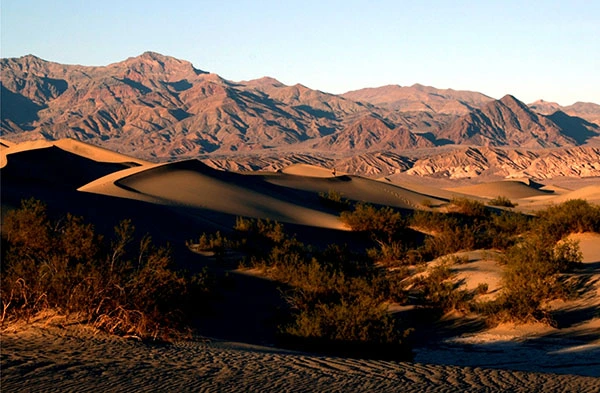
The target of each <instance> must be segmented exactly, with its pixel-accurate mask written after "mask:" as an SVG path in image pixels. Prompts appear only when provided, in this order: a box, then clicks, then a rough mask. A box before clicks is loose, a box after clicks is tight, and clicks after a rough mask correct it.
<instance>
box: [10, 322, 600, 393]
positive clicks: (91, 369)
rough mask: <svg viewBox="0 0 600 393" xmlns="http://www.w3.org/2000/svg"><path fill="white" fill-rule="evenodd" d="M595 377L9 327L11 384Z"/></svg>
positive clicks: (261, 385) (212, 388)
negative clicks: (159, 342) (14, 330)
mask: <svg viewBox="0 0 600 393" xmlns="http://www.w3.org/2000/svg"><path fill="white" fill-rule="evenodd" d="M599 382H600V381H599V379H598V378H593V377H585V376H574V375H558V374H544V373H531V372H522V371H508V370H492V369H485V368H482V367H461V366H450V365H435V364H423V363H419V362H416V363H408V362H402V363H397V362H388V361H375V360H357V359H344V358H333V357H324V356H316V355H310V354H303V353H293V352H289V351H282V350H278V349H275V348H268V347H259V346H252V345H247V344H243V343H235V342H222V341H213V340H196V341H186V342H178V343H174V344H169V345H148V344H144V343H140V342H136V341H127V340H125V339H122V338H118V337H111V336H107V335H104V334H102V333H95V332H92V331H89V330H88V329H85V328H82V327H77V326H60V325H59V326H52V325H49V324H46V325H44V324H41V325H33V326H28V327H26V328H24V329H21V330H19V331H18V332H17V333H12V332H4V333H3V336H2V390H3V391H5V392H12V391H61V392H85V391H126V392H129V391H202V392H256V391H263V392H267V391H268V392H308V391H311V392H375V391H381V392H442V391H443V392H468V391H472V392H476V391H477V392H479V391H491V392H500V391H512V392H533V391H546V392H549V391H564V392H567V391H569V392H575V391H576V392H597V391H598V389H600V386H599Z"/></svg>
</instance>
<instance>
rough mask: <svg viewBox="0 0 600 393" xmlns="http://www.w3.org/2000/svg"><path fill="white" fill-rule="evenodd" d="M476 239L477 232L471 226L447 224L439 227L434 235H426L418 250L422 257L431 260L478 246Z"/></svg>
mask: <svg viewBox="0 0 600 393" xmlns="http://www.w3.org/2000/svg"><path fill="white" fill-rule="evenodd" d="M477 240H478V239H477V232H476V230H475V229H473V228H472V227H469V226H467V225H463V226H460V225H459V226H455V227H451V226H447V227H443V228H441V230H440V231H439V232H438V233H437V234H435V235H434V236H428V237H426V238H425V241H424V243H423V245H422V246H421V247H420V248H419V252H420V253H421V255H422V257H423V259H425V260H431V259H434V258H437V257H440V256H443V255H447V254H452V253H454V252H457V251H465V250H473V249H475V248H478V246H479V244H478V242H477Z"/></svg>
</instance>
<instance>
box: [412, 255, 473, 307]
mask: <svg viewBox="0 0 600 393" xmlns="http://www.w3.org/2000/svg"><path fill="white" fill-rule="evenodd" d="M455 276H456V274H455V273H453V272H452V270H451V269H450V262H448V261H445V262H444V263H441V264H439V265H437V266H435V267H434V268H432V269H431V270H430V271H429V272H428V273H427V274H425V275H421V276H417V277H416V278H414V279H413V285H414V287H413V292H416V293H417V296H418V298H419V303H420V304H421V305H422V306H425V307H429V308H434V309H438V310H440V311H442V312H448V311H453V310H457V311H467V310H468V309H469V307H470V305H469V302H470V300H471V299H472V298H473V294H472V293H471V292H469V291H467V290H464V289H460V283H459V282H456V280H455Z"/></svg>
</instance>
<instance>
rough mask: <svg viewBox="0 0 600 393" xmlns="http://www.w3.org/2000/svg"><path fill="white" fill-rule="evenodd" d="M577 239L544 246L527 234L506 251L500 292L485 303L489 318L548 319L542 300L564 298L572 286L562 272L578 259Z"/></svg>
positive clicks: (524, 320) (571, 290)
mask: <svg viewBox="0 0 600 393" xmlns="http://www.w3.org/2000/svg"><path fill="white" fill-rule="evenodd" d="M581 259H582V256H581V252H580V251H579V247H578V244H577V243H574V242H569V241H567V242H562V243H560V244H555V245H554V246H548V244H547V243H545V242H544V241H543V240H542V239H541V238H540V237H530V238H527V239H526V240H524V241H523V242H522V243H519V244H517V245H515V246H513V247H511V248H510V249H508V250H507V251H506V253H505V254H504V255H503V256H501V259H500V261H501V262H502V263H503V264H505V271H504V274H503V277H502V288H503V289H502V293H501V295H500V296H499V297H498V298H497V299H496V300H495V301H492V302H490V304H487V305H486V306H485V309H486V310H487V313H488V314H489V315H490V316H491V319H492V320H497V321H517V322H529V321H544V322H551V317H550V314H549V312H548V310H547V309H546V307H545V306H546V304H547V303H548V302H549V301H551V300H554V299H565V298H568V297H569V296H572V295H573V294H574V288H572V287H571V285H570V284H569V283H568V282H567V281H566V280H565V277H564V275H562V273H564V272H566V271H568V270H569V269H570V267H571V266H573V264H576V263H579V262H581Z"/></svg>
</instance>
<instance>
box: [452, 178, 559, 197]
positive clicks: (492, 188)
mask: <svg viewBox="0 0 600 393" xmlns="http://www.w3.org/2000/svg"><path fill="white" fill-rule="evenodd" d="M448 190H450V191H455V192H460V193H462V194H466V195H473V196H478V197H483V198H490V199H491V198H495V197H498V196H504V197H506V198H509V199H521V198H527V197H532V196H540V195H547V194H549V192H547V191H542V190H540V188H539V187H535V186H533V185H532V184H526V183H523V182H521V181H510V180H506V181H495V182H489V183H482V184H475V185H470V186H463V187H455V188H448Z"/></svg>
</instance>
